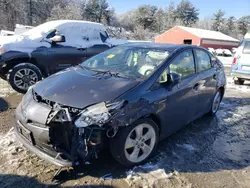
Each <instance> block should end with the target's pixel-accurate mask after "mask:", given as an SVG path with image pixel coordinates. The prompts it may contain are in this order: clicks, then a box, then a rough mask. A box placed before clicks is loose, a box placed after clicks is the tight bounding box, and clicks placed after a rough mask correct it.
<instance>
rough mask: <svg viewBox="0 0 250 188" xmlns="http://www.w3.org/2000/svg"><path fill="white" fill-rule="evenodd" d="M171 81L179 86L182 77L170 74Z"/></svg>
mask: <svg viewBox="0 0 250 188" xmlns="http://www.w3.org/2000/svg"><path fill="white" fill-rule="evenodd" d="M169 77H170V80H171V82H172V84H173V85H176V84H178V83H179V82H180V81H181V75H180V74H177V73H170V74H169Z"/></svg>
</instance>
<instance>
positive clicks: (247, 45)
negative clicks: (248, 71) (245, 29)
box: [242, 41, 250, 54]
mask: <svg viewBox="0 0 250 188" xmlns="http://www.w3.org/2000/svg"><path fill="white" fill-rule="evenodd" d="M242 53H243V54H250V41H246V43H245V46H244V48H243V51H242Z"/></svg>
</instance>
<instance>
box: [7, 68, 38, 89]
mask: <svg viewBox="0 0 250 188" xmlns="http://www.w3.org/2000/svg"><path fill="white" fill-rule="evenodd" d="M41 79H42V74H41V72H40V70H39V68H38V67H36V66H35V65H33V64H31V63H21V64H19V65H16V66H15V67H14V68H13V69H12V70H10V72H9V76H8V80H9V83H10V85H11V87H12V88H13V89H14V90H16V91H17V92H19V93H26V91H27V90H28V89H29V87H30V86H32V85H34V84H35V83H36V82H38V81H39V80H41Z"/></svg>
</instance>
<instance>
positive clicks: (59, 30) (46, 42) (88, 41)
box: [0, 20, 126, 93]
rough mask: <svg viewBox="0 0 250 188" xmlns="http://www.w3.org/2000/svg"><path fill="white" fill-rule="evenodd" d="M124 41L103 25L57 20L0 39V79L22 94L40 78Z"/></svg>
mask: <svg viewBox="0 0 250 188" xmlns="http://www.w3.org/2000/svg"><path fill="white" fill-rule="evenodd" d="M125 42H126V41H122V40H117V39H110V38H109V36H108V34H107V32H106V28H105V27H104V25H102V24H99V23H94V22H86V21H74V20H57V21H50V22H46V23H44V24H42V25H39V26H37V27H35V28H33V29H31V30H28V31H26V32H24V33H22V34H20V35H16V36H6V37H1V38H0V77H1V78H3V79H5V80H8V81H9V83H10V85H11V86H12V88H13V89H15V90H16V91H18V92H21V93H25V92H26V91H27V89H28V88H29V87H30V86H31V85H33V84H35V83H36V82H37V81H39V80H41V79H42V78H45V77H48V76H49V75H51V74H54V73H55V72H58V71H60V70H63V69H65V68H68V67H70V66H74V65H77V64H79V63H81V62H83V61H84V60H85V59H88V58H89V57H92V56H93V55H96V54H98V53H100V52H103V51H105V50H107V49H109V48H110V47H113V46H115V45H117V44H120V43H125Z"/></svg>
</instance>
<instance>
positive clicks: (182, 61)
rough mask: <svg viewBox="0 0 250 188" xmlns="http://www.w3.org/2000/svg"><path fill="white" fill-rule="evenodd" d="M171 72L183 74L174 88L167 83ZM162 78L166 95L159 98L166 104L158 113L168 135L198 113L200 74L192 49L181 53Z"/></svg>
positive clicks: (161, 87) (164, 131)
mask: <svg viewBox="0 0 250 188" xmlns="http://www.w3.org/2000/svg"><path fill="white" fill-rule="evenodd" d="M169 73H177V74H180V75H181V81H180V82H179V83H178V84H176V85H175V86H174V87H173V88H172V86H169V85H168V84H166V83H167V82H166V81H167V80H166V79H169V78H168V76H166V75H167V74H169ZM164 79H165V80H164ZM160 80H163V81H160V82H164V83H162V84H160V90H163V89H164V91H165V93H166V95H165V96H164V95H161V96H164V98H162V99H159V101H161V103H164V104H165V105H164V108H163V109H162V110H161V111H159V112H158V114H157V115H158V116H160V117H161V120H162V131H163V135H164V136H167V135H169V134H171V133H173V132H175V131H177V130H179V129H180V128H181V127H182V126H184V125H186V124H188V123H190V122H191V121H193V118H194V116H195V114H196V105H197V100H198V90H197V85H198V82H199V76H198V75H197V74H196V71H195V61H194V55H193V52H192V50H186V51H184V52H182V53H181V54H179V55H178V56H177V57H176V58H175V59H174V60H173V61H172V62H171V63H170V65H169V66H168V68H167V69H166V70H165V71H163V73H162V76H161V78H160ZM170 87H171V88H170Z"/></svg>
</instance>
